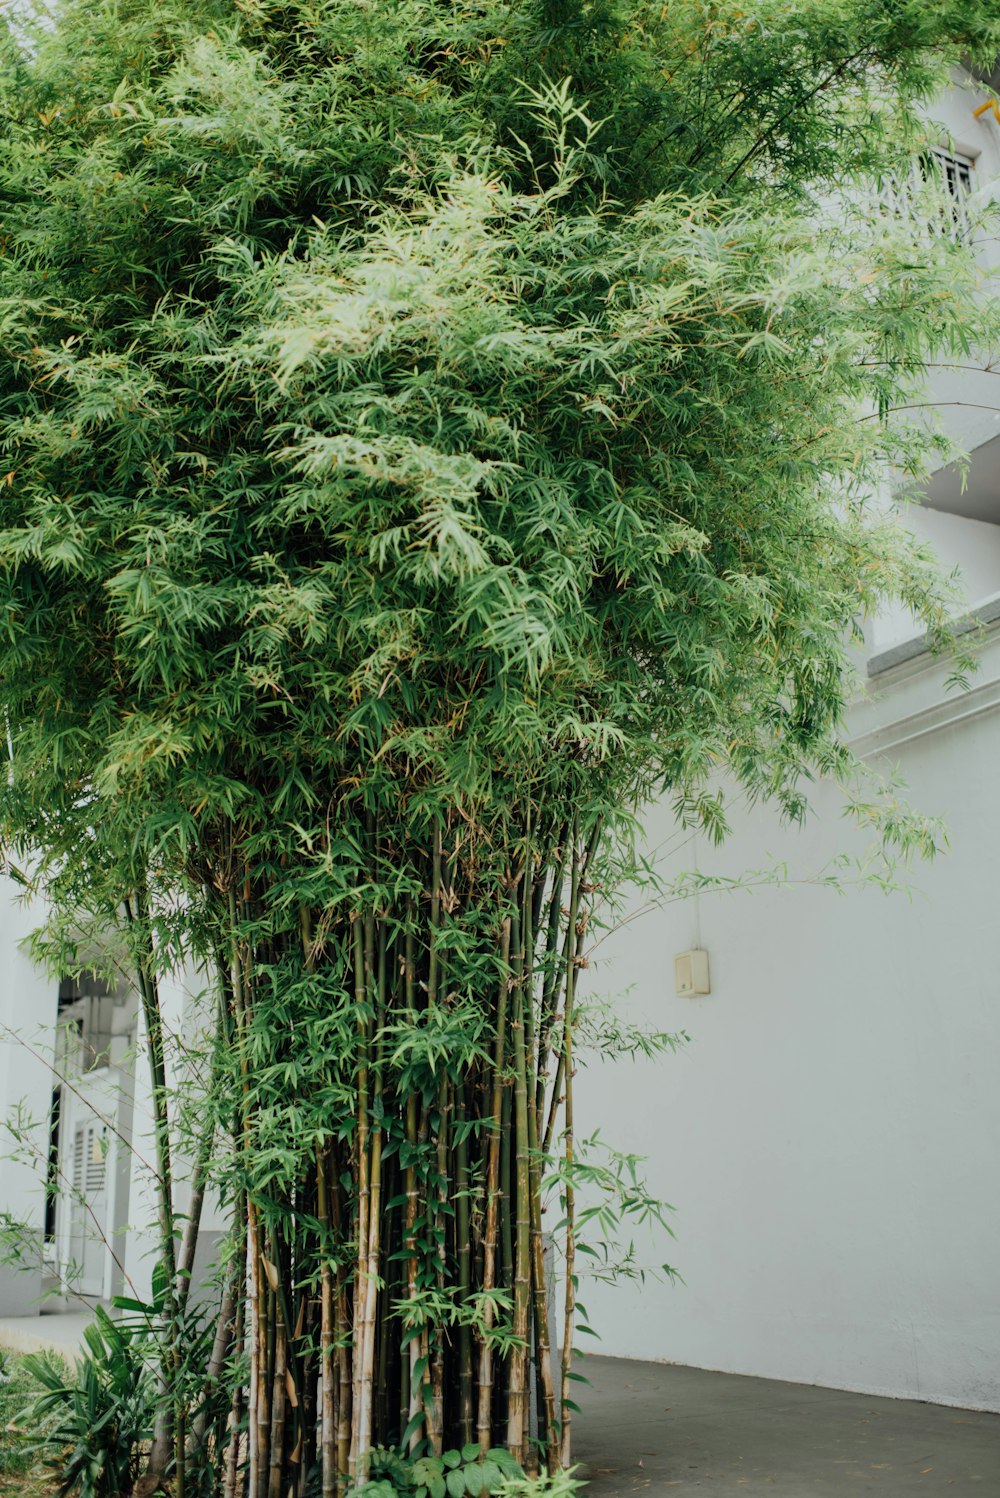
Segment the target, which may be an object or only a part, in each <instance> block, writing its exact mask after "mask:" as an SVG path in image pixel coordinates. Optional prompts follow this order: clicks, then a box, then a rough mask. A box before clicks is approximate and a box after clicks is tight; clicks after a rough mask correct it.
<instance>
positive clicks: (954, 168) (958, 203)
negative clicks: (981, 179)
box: [880, 146, 976, 236]
mask: <svg viewBox="0 0 1000 1498" xmlns="http://www.w3.org/2000/svg"><path fill="white" fill-rule="evenodd" d="M975 169H976V166H975V162H974V161H973V159H972V157H971V156H963V155H961V154H960V153H959V152H957V151H948V150H945V148H944V147H943V146H934V147H933V148H932V149H931V150H929V151H926V152H925V153H924V154H923V155H921V156H918V157H917V158H915V160H914V161H913V164H912V166H911V167H910V170H909V172H899V173H896V172H894V173H893V174H892V176H891V177H887V178H884V179H883V181H882V184H881V192H880V197H881V200H882V204H883V206H884V207H885V208H886V209H888V211H889V212H890V213H892V214H893V215H894V216H895V217H896V218H900V219H909V220H911V221H912V222H913V225H914V228H915V229H918V228H919V229H922V230H924V231H928V230H929V231H930V232H931V233H936V234H948V235H951V236H956V235H961V234H964V233H965V231H966V229H967V228H968V220H967V218H966V212H965V201H966V199H967V198H968V196H969V194H970V193H971V192H972V191H973V189H974V187H975V178H974V175H973V174H974V172H975Z"/></svg>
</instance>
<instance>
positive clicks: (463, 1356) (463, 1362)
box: [455, 1082, 473, 1446]
mask: <svg viewBox="0 0 1000 1498" xmlns="http://www.w3.org/2000/svg"><path fill="white" fill-rule="evenodd" d="M456 1108H457V1121H456V1130H455V1134H456V1141H455V1223H456V1226H455V1238H456V1249H457V1262H458V1299H459V1304H460V1305H461V1306H463V1307H465V1306H467V1305H468V1303H469V1296H470V1293H471V1289H472V1236H471V1223H470V1213H469V1141H468V1134H467V1131H466V1114H465V1083H464V1082H459V1083H458V1085H457V1089H456ZM472 1392H473V1391H472V1328H471V1327H470V1326H469V1324H468V1322H467V1321H464V1320H463V1321H461V1322H459V1327H458V1430H459V1442H460V1444H461V1445H462V1446H467V1445H469V1444H470V1443H471V1441H472V1428H473V1427H472V1421H473V1406H472Z"/></svg>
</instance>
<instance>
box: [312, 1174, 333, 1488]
mask: <svg viewBox="0 0 1000 1498" xmlns="http://www.w3.org/2000/svg"><path fill="white" fill-rule="evenodd" d="M316 1196H317V1212H318V1215H319V1220H320V1224H321V1226H322V1228H323V1229H324V1231H325V1235H326V1237H327V1238H329V1234H330V1228H331V1222H330V1215H331V1214H330V1203H329V1192H328V1186H327V1156H326V1152H325V1150H317V1152H316ZM333 1294H334V1291H333V1270H332V1269H331V1267H330V1246H329V1242H326V1243H324V1244H323V1262H322V1267H321V1269H320V1333H319V1356H320V1390H321V1393H320V1410H321V1416H320V1418H321V1437H320V1453H321V1466H322V1475H321V1493H322V1498H334V1495H335V1494H336V1491H337V1430H336V1407H335V1397H334V1377H333V1350H334V1336H335V1332H334V1314H333Z"/></svg>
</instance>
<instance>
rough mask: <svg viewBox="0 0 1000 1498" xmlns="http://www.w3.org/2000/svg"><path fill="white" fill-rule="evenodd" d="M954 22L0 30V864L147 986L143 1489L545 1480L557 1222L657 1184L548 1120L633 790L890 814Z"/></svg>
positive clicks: (548, 15) (615, 878)
mask: <svg viewBox="0 0 1000 1498" xmlns="http://www.w3.org/2000/svg"><path fill="white" fill-rule="evenodd" d="M994 11H995V6H994V5H993V4H992V0H989V3H986V0H984V3H962V4H961V5H959V4H951V3H948V0H935V3H928V0H893V3H891V4H890V3H886V0H754V3H751V4H748V3H747V0H741V3H740V4H736V3H732V4H730V3H712V4H704V3H701V0H679V3H677V4H674V5H669V6H661V5H660V4H659V0H657V3H656V4H651V5H645V4H634V5H633V4H626V3H620V4H619V3H605V0H595V3H593V4H587V3H582V0H580V3H577V0H565V3H564V0H525V3H524V4H521V3H517V4H514V5H507V4H503V5H501V4H499V3H493V0H482V3H479V0H477V3H474V4H471V3H470V4H460V3H452V0H391V3H390V0H372V3H370V4H364V5H362V4H356V3H353V0H350V3H349V0H286V3H280V4H279V3H272V0H211V3H208V0H198V3H195V4H190V3H187V4H184V5H174V4H172V3H170V0H163V3H152V0H100V3H97V4H93V3H90V0H87V3H82V0H64V3H60V4H57V5H56V6H54V8H53V10H52V13H51V14H48V13H40V14H39V15H38V16H35V17H34V19H33V18H32V13H31V11H30V7H29V6H27V5H25V6H20V7H17V8H16V9H15V10H14V11H11V10H10V9H8V10H7V11H5V13H4V16H5V19H4V22H3V23H2V24H3V33H2V36H3V41H2V51H0V91H2V96H3V104H4V109H3V120H2V125H0V129H2V132H3V150H2V151H0V324H2V328H3V363H2V371H3V372H2V376H0V446H2V463H0V621H2V627H0V697H2V701H3V707H4V714H5V725H6V727H5V742H6V744H7V747H8V752H9V765H8V769H7V771H6V773H5V775H4V777H3V785H2V787H0V846H2V851H3V855H4V858H5V859H6V860H7V863H8V867H9V869H10V871H12V872H17V873H18V875H19V877H20V878H21V880H22V882H23V883H24V884H26V885H28V886H29V887H30V888H32V889H34V890H35V891H42V890H44V892H45V899H46V902H47V910H48V912H49V918H48V921H47V924H46V925H45V927H44V928H43V929H41V930H40V931H39V933H38V936H37V939H36V951H37V954H38V955H39V957H40V958H44V959H45V960H47V961H48V962H49V964H50V966H51V967H52V968H53V970H54V971H57V972H60V973H66V972H78V971H80V970H81V969H83V968H86V967H87V965H88V964H91V965H93V964H94V963H95V961H96V962H98V963H100V962H101V961H106V963H107V965H108V967H109V968H111V967H114V968H115V969H116V970H119V971H121V970H123V971H125V972H126V973H127V974H128V981H129V982H130V983H131V984H132V985H133V986H134V988H135V989H136V990H137V991H138V993H139V995H140V1000H141V1011H142V1018H143V1035H144V1042H143V1050H144V1055H145V1057H146V1059H147V1061H148V1065H149V1072H150V1090H151V1098H152V1103H151V1107H152V1113H153V1136H152V1138H153V1150H154V1153H155V1159H154V1160H152V1161H151V1162H150V1171H151V1177H152V1179H153V1180H154V1181H155V1182H156V1185H157V1195H158V1201H159V1216H158V1233H159V1247H158V1254H157V1264H156V1270H155V1273H154V1275H153V1285H154V1293H153V1299H152V1300H151V1301H149V1302H148V1304H147V1303H145V1302H143V1303H140V1302H139V1301H138V1300H136V1301H135V1304H134V1305H133V1307H132V1309H133V1312H135V1311H136V1307H137V1308H138V1312H141V1313H142V1314H143V1315H145V1317H146V1322H147V1335H146V1341H145V1343H144V1344H143V1345H144V1347H145V1348H146V1353H145V1354H144V1355H145V1356H148V1357H149V1359H150V1361H151V1365H152V1368H153V1371H154V1375H155V1377H154V1384H155V1399H154V1404H155V1420H154V1423H153V1429H152V1431H151V1434H150V1439H149V1440H148V1441H145V1442H144V1443H143V1447H142V1453H141V1463H140V1465H141V1466H142V1468H143V1473H142V1476H141V1478H140V1482H141V1484H142V1485H143V1487H142V1491H143V1492H144V1493H145V1494H146V1495H149V1494H151V1493H153V1492H154V1491H156V1490H157V1489H159V1488H165V1487H169V1488H171V1489H172V1491H173V1492H175V1493H176V1494H177V1498H184V1495H188V1498H190V1495H191V1494H195V1493H197V1494H199V1495H201V1494H205V1495H209V1494H212V1495H214V1494H220V1495H223V1498H306V1495H309V1498H311V1495H312V1494H314V1493H317V1494H321V1495H322V1498H331V1495H337V1498H343V1495H345V1494H346V1493H347V1492H349V1491H355V1490H363V1489H365V1488H366V1487H367V1488H368V1489H369V1492H370V1495H371V1498H386V1495H391V1494H392V1493H405V1494H410V1493H412V1494H414V1495H416V1498H426V1495H430V1498H444V1494H445V1493H446V1492H447V1493H450V1494H451V1495H452V1498H457V1495H458V1494H459V1493H460V1492H467V1493H468V1494H469V1495H470V1498H478V1495H479V1494H480V1493H482V1492H485V1491H490V1492H492V1491H497V1490H499V1488H500V1487H501V1485H502V1484H504V1483H507V1484H513V1487H512V1488H511V1491H515V1490H516V1489H517V1485H518V1484H520V1485H521V1489H522V1491H523V1490H524V1485H525V1483H528V1484H531V1483H535V1484H536V1486H539V1485H541V1486H544V1484H545V1483H555V1484H556V1487H555V1488H554V1489H553V1491H556V1492H559V1491H562V1492H566V1491H568V1489H567V1488H566V1481H567V1479H566V1472H567V1470H568V1469H569V1468H570V1467H571V1464H572V1442H571V1436H572V1429H573V1411H574V1402H573V1397H572V1388H573V1384H572V1380H573V1378H574V1376H575V1374H576V1372H577V1370H576V1369H575V1367H574V1352H575V1344H574V1328H575V1327H576V1326H577V1324H578V1320H579V1306H578V1300H579V1299H580V1298H581V1296H582V1289H581V1287H582V1284H583V1274H584V1270H585V1267H586V1264H585V1260H587V1258H588V1256H589V1253H590V1251H592V1250H593V1249H594V1248H595V1246H596V1247H597V1249H598V1251H600V1248H601V1245H602V1244H603V1243H604V1242H605V1240H606V1239H607V1237H608V1236H609V1234H610V1232H611V1228H612V1226H613V1224H612V1222H611V1218H612V1217H614V1216H617V1217H619V1218H624V1219H626V1220H628V1219H630V1218H631V1219H633V1220H636V1221H643V1220H646V1219H650V1218H651V1219H656V1218H657V1217H658V1215H660V1214H659V1209H658V1208H657V1206H656V1204H655V1203H653V1202H651V1201H649V1200H648V1198H647V1197H646V1195H645V1193H644V1192H643V1190H642V1188H641V1185H640V1184H638V1177H637V1176H636V1174H635V1169H634V1161H633V1160H632V1157H630V1156H627V1155H623V1156H621V1157H619V1164H618V1166H612V1167H609V1168H608V1170H607V1171H606V1172H605V1174H604V1175H603V1176H602V1175H601V1173H600V1171H599V1170H598V1169H597V1167H596V1166H595V1165H594V1163H593V1161H592V1160H590V1159H588V1157H587V1151H586V1147H585V1138H586V1137H589V1132H590V1130H591V1126H590V1125H589V1124H588V1125H587V1126H586V1128H584V1126H583V1125H582V1124H581V1121H580V1120H579V1118H578V1117H576V1116H575V1110H574V1099H573V1084H574V1075H575V1072H576V1067H577V1062H578V1059H579V1054H580V1050H581V1048H582V1046H583V1045H584V1044H585V1041H586V1003H585V1000H584V998H583V997H582V992H583V990H582V985H583V983H584V981H585V975H586V973H587V968H588V960H589V959H588V950H589V942H590V935H591V933H592V932H593V929H594V927H595V925H596V924H597V923H599V922H604V923H607V922H608V921H609V920H612V919H613V911H614V909H615V905H616V902H620V901H621V900H623V899H625V898H627V897H628V892H629V890H630V889H634V888H635V886H636V885H639V886H641V885H643V884H644V883H648V882H649V881H651V880H654V879H655V871H653V870H652V869H651V868H650V867H649V866H648V864H647V863H646V862H645V861H644V860H643V859H642V858H641V857H640V856H639V854H638V853H637V852H636V851H635V847H636V831H637V828H638V827H639V825H640V823H641V815H642V811H643V808H644V807H645V806H646V805H648V803H649V802H650V800H651V799H652V798H653V797H663V796H665V797H667V798H669V799H670V801H671V804H672V805H673V807H674V808H675V811H676V816H677V821H678V825H679V826H681V827H689V828H690V827H697V828H700V829H704V830H705V831H706V832H707V833H708V834H709V835H710V836H713V837H722V836H724V834H725V830H726V800H725V787H726V786H730V787H736V788H738V790H739V793H740V794H741V795H745V796H746V797H748V798H750V799H751V800H753V799H758V798H760V799H765V800H769V801H771V802H772V803H773V804H774V806H775V808H776V811H777V812H779V813H781V814H783V815H785V816H789V817H793V818H798V817H801V816H803V815H804V813H805V810H806V802H807V792H808V787H809V784H810V783H811V782H812V781H814V780H816V779H817V778H821V777H826V778H833V779H836V780H838V781H839V782H840V783H841V784H842V785H843V787H844V789H845V794H846V795H848V796H849V797H850V798H851V799H852V800H853V803H854V805H855V809H856V810H857V811H858V812H859V813H860V815H861V816H862V817H863V818H864V819H865V820H866V821H867V822H868V823H870V824H871V825H872V826H874V827H875V829H876V831H877V832H878V833H880V834H881V836H882V837H883V838H884V839H885V841H886V844H887V845H894V846H895V847H897V848H900V847H901V848H902V849H903V850H904V851H905V850H907V849H909V848H913V847H915V848H917V849H918V850H925V849H926V847H927V845H928V843H929V841H930V833H929V832H928V829H927V827H926V825H925V824H923V823H922V822H921V821H920V819H919V818H917V817H915V816H912V815H910V814H908V813H906V812H905V810H904V809H901V808H900V806H899V805H898V804H897V802H896V801H895V799H894V797H893V794H892V792H891V790H885V791H881V790H880V789H879V788H878V786H877V785H873V784H871V783H870V782H865V780H864V777H863V774H862V770H861V767H860V766H858V765H856V764H855V763H854V761H853V760H852V757H851V755H850V753H849V751H848V750H847V748H846V747H845V746H844V744H843V743H842V741H841V739H840V736H839V728H840V721H841V716H842V712H843V709H844V705H845V702H846V700H847V698H848V695H849V692H850V679H851V663H850V646H851V641H852V639H855V638H856V637H857V634H858V631H859V630H860V629H861V627H862V625H863V621H864V619H865V617H866V616H867V615H868V614H870V613H871V612H872V611H873V610H874V609H875V608H877V607H878V606H879V604H880V603H881V602H882V601H884V600H885V599H889V598H894V599H899V600H901V601H902V602H903V603H904V604H905V606H906V607H907V608H909V609H910V610H911V611H912V612H913V614H914V615H915V616H916V617H917V618H919V620H920V621H921V622H922V624H923V625H924V626H925V627H926V628H927V629H928V630H929V631H930V634H931V636H932V639H933V640H934V641H941V640H943V638H944V635H945V624H946V620H947V611H948V606H949V597H948V593H947V590H946V589H945V588H944V587H942V586H941V585H940V584H939V582H938V580H937V578H936V574H935V572H934V569H933V566H932V565H931V562H930V559H929V558H928V557H927V556H926V555H925V554H924V553H922V552H921V551H920V549H919V548H918V547H917V546H916V545H915V543H913V541H912V539H911V538H909V537H908V534H907V532H906V531H905V528H904V527H902V526H901V525H899V524H898V522H897V520H896V518H895V516H894V515H893V513H891V511H890V509H889V508H888V507H887V506H885V505H881V504H876V503H873V502H872V495H873V493H876V492H878V491H880V489H881V490H884V487H885V481H886V475H887V473H888V472H889V471H890V470H891V471H892V472H893V474H894V476H895V479H894V481H895V482H897V483H898V484H901V485H903V486H904V487H905V485H906V484H907V483H915V482H917V481H918V480H919V479H920V477H921V475H922V474H923V473H924V472H925V470H926V466H927V463H928V461H929V457H930V455H932V454H935V453H936V454H937V456H938V457H939V458H940V457H942V456H948V455H951V448H950V446H949V444H948V442H947V440H946V439H945V438H944V437H943V436H942V435H940V434H939V433H938V432H937V431H936V430H935V428H934V427H933V424H931V423H929V422H928V421H927V420H926V419H925V418H924V414H923V409H922V408H923V404H924V399H925V396H924V388H923V381H924V378H925V374H926V371H927V369H928V367H929V366H930V365H932V364H938V365H940V364H948V363H950V362H951V363H954V362H957V363H968V362H969V361H970V360H974V359H976V358H978V357H979V354H978V349H977V347H976V346H975V339H974V337H973V331H972V330H973V329H975V330H976V332H975V338H976V339H978V340H979V342H980V343H981V344H982V345H983V346H988V345H990V342H991V340H992V339H994V338H995V334H996V330H997V327H998V316H997V309H996V304H995V301H994V299H993V298H992V295H991V292H990V288H989V286H988V285H987V284H986V283H985V281H984V278H983V276H982V274H981V273H980V271H979V269H978V268H977V263H976V261H977V253H978V242H977V239H976V233H975V231H974V225H975V222H976V215H975V212H974V208H973V206H971V205H970V208H969V212H968V223H969V225H970V226H973V228H972V229H970V232H969V233H968V234H958V233H942V232H941V224H942V214H941V211H940V201H938V203H937V206H936V207H935V206H934V205H933V204H931V206H930V207H929V208H927V211H926V212H924V209H923V208H922V206H921V202H920V201H918V199H920V195H921V193H923V194H924V195H925V196H926V197H927V198H928V200H930V199H932V198H933V195H934V193H935V191H938V190H939V189H940V187H941V184H940V183H935V181H934V174H933V171H931V170H928V172H927V173H926V174H925V175H926V178H927V180H926V181H925V182H924V183H923V186H922V187H920V186H918V185H916V180H915V179H916V178H917V177H918V176H920V174H919V173H917V174H915V173H913V172H912V171H911V170H910V166H911V162H912V156H913V153H914V152H923V153H926V148H927V142H928V139H929V138H930V137H929V136H928V130H929V128H930V127H929V126H928V125H927V123H926V113H922V112H921V111H922V110H923V109H924V106H925V104H926V101H928V100H930V99H931V98H932V97H933V95H934V92H935V90H936V89H938V88H939V87H940V86H941V85H942V83H943V82H944V81H945V80H946V79H947V78H948V76H949V70H950V69H952V68H954V67H957V66H959V65H963V66H964V65H970V66H971V65H972V64H971V63H970V59H973V60H975V59H978V60H979V61H981V62H983V63H986V62H988V61H990V60H991V59H992V58H994V57H995V55H996V53H997V51H998V50H1000V28H998V23H997V21H996V18H995V15H994ZM888 174H895V176H894V178H893V180H895V181H897V182H898V181H903V180H905V181H910V180H911V179H914V182H915V185H914V189H913V192H914V203H913V205H912V207H913V212H912V214H911V215H909V216H908V214H907V212H906V211H904V210H903V209H902V208H901V207H900V196H899V193H896V194H895V196H894V198H893V202H894V205H895V206H894V207H893V208H892V209H891V211H890V209H888V208H886V207H885V206H884V201H883V200H882V199H880V198H879V197H878V183H879V180H880V178H881V179H884V178H885V176H886V175H888ZM831 205H835V207H834V208H833V209H831ZM924 206H925V207H926V205H924ZM906 410H914V411H916V412H917V414H916V416H915V417H914V418H913V419H908V418H907V416H906V415H905V414H904V413H905V411H906ZM101 952H103V953H104V956H103V957H101V956H99V955H98V956H95V953H97V954H100V953H101ZM182 969H183V970H184V971H187V972H195V973H197V974H199V975H200V980H199V981H201V982H202V985H203V987H204V995H203V997H202V999H201V1001H200V1004H199V1005H198V1006H196V1008H197V1018H196V1019H191V1020H190V1025H191V1026H193V1031H192V1034H188V1035H185V1036H178V1035H177V1034H176V1033H175V1032H174V1031H172V1030H171V1027H170V1024H169V1023H168V1022H167V1020H166V1019H165V1018H164V1013H163V1007H162V1003H161V990H162V986H163V984H164V982H165V981H166V980H168V979H169V978H170V977H171V975H172V974H176V973H177V972H178V971H179V970H182ZM669 1043H670V1038H669V1037H655V1036H653V1037H646V1039H645V1041H644V1042H643V1044H645V1045H647V1046H648V1047H650V1048H652V1049H654V1050H655V1049H656V1048H657V1046H664V1047H669ZM625 1049H627V1046H626V1047H625ZM601 1122H604V1121H601ZM607 1122H612V1123H613V1120H609V1121H607ZM604 1190H606V1191H607V1193H609V1198H608V1199H609V1200H611V1201H613V1207H604V1208H598V1207H597V1206H595V1191H596V1192H597V1193H598V1195H599V1194H600V1191H604ZM206 1203H210V1204H212V1208H213V1210H218V1211H219V1212H222V1213H223V1214H224V1215H225V1220H226V1222H227V1224H228V1226H227V1231H226V1233H225V1235H224V1239H223V1244H222V1248H221V1250H220V1253H219V1255H218V1262H217V1264H216V1268H215V1282H214V1289H213V1292H212V1296H210V1297H209V1304H210V1307H211V1309H210V1312H206V1311H205V1309H204V1306H205V1301H204V1297H199V1296H194V1295H192V1294H191V1287H192V1275H193V1272H194V1265H195V1262H196V1253H197V1248H198V1240H199V1232H200V1229H199V1222H200V1218H201V1214H202V1211H203V1209H204V1207H205V1204H206ZM557 1288H558V1294H557V1293H556V1289H557ZM583 1298H584V1299H585V1296H583ZM557 1302H558V1303H557ZM536 1473H537V1474H538V1477H537V1479H536V1477H535V1476H534V1474H536ZM525 1474H526V1475H525ZM560 1483H561V1484H563V1486H562V1488H560V1487H559V1486H558V1485H559V1484H560Z"/></svg>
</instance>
